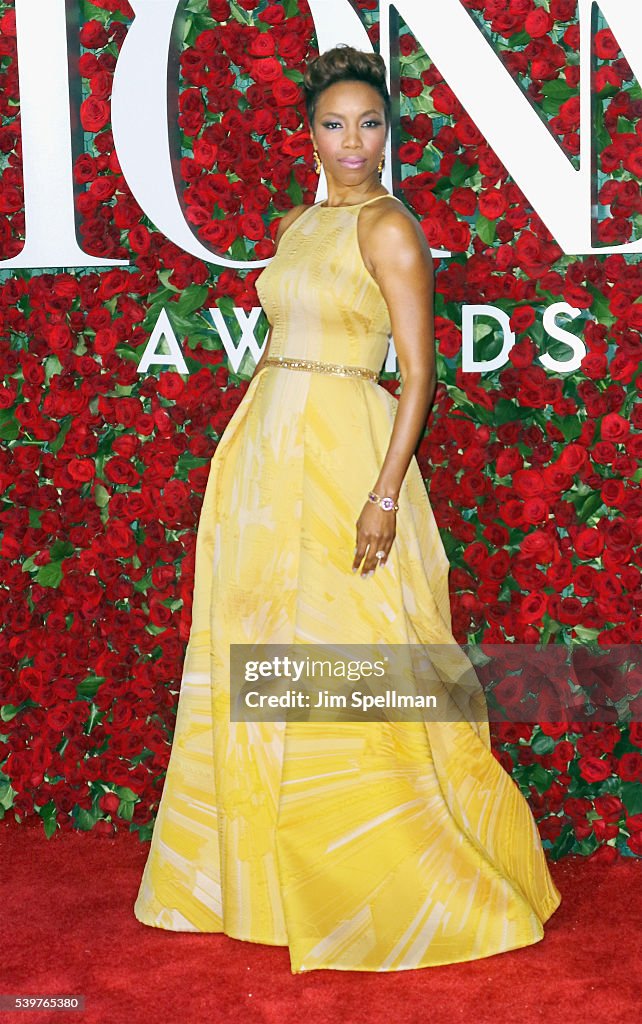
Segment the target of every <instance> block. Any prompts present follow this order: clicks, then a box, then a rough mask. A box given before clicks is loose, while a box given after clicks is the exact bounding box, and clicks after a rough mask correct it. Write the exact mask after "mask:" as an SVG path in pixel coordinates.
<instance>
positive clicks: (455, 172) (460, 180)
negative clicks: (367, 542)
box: [450, 160, 477, 188]
mask: <svg viewBox="0 0 642 1024" xmlns="http://www.w3.org/2000/svg"><path fill="white" fill-rule="evenodd" d="M476 173H477V167H476V166H475V165H474V164H473V166H472V167H470V166H469V165H468V164H464V163H462V162H461V160H455V162H454V164H453V169H452V171H451V172H450V180H451V182H452V184H453V185H454V186H455V188H459V187H460V186H461V185H463V184H464V182H465V181H468V179H469V178H472V176H473V175H474V174H476Z"/></svg>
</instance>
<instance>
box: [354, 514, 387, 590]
mask: <svg viewBox="0 0 642 1024" xmlns="http://www.w3.org/2000/svg"><path fill="white" fill-rule="evenodd" d="M396 530H397V513H396V512H387V511H386V510H385V509H383V508H380V507H379V505H375V503H374V502H372V501H367V502H366V503H365V505H364V506H363V508H362V510H361V515H360V516H359V518H358V519H357V544H356V548H355V554H354V561H353V563H352V571H353V572H356V571H357V570H358V568H359V566H360V565H361V562H362V560H363V559H364V557H365V561H364V562H363V566H362V569H361V575H362V576H366V575H367V574H368V573H370V572H374V570H375V569H376V568H377V566H378V565H382V566H383V565H385V564H386V560H387V558H388V555H389V553H390V548H391V547H392V542H393V540H394V539H395V533H396ZM377 551H383V552H384V556H383V558H381V559H379V558H377V557H376V553H377Z"/></svg>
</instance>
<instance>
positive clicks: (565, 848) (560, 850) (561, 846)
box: [551, 825, 575, 860]
mask: <svg viewBox="0 0 642 1024" xmlns="http://www.w3.org/2000/svg"><path fill="white" fill-rule="evenodd" d="M574 846H575V831H574V829H573V826H572V825H566V826H564V828H563V829H562V832H561V834H560V837H559V839H558V840H557V843H556V844H555V848H554V850H553V852H552V854H551V856H552V859H553V860H559V859H560V858H561V857H565V856H566V854H567V853H570V852H571V850H572V849H573V847H574Z"/></svg>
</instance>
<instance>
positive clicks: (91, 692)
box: [76, 676, 105, 699]
mask: <svg viewBox="0 0 642 1024" xmlns="http://www.w3.org/2000/svg"><path fill="white" fill-rule="evenodd" d="M104 682H105V677H104V676H87V678H86V679H83V681H82V682H81V683H78V686H77V687H76V694H77V696H78V697H87V698H92V699H93V698H94V697H95V696H96V693H97V692H98V688H99V687H100V684H101V683H104Z"/></svg>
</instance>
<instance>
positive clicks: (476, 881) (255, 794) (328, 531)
mask: <svg viewBox="0 0 642 1024" xmlns="http://www.w3.org/2000/svg"><path fill="white" fill-rule="evenodd" d="M379 198H381V197H375V198H374V199H371V200H368V201H366V202H365V203H359V204H357V205H355V206H348V207H345V206H343V207H327V206H323V205H321V204H317V205H315V206H311V207H310V208H308V209H307V210H306V211H304V212H303V213H302V214H301V215H300V216H299V217H298V218H297V219H296V220H295V221H294V223H293V224H292V225H291V226H290V227H289V228H288V229H287V230H286V232H285V233H284V235H283V238H282V239H281V242H280V245H279V251H278V253H277V256H276V257H275V258H274V260H273V261H272V262H271V263H270V265H269V266H268V267H266V269H265V270H264V271H263V273H262V274H261V276H260V277H259V279H258V282H257V288H258V292H259V297H260V299H261V302H262V304H263V306H264V308H265V311H266V313H267V316H268V318H269V320H270V322H271V324H272V326H273V331H272V341H271V347H270V356H279V355H280V356H287V357H295V358H299V359H309V360H314V361H316V362H324V363H335V364H342V365H349V366H361V367H368V368H371V369H373V370H375V371H377V372H379V371H380V370H381V366H382V363H383V360H384V358H385V355H386V350H387V346H388V338H389V333H390V319H389V313H388V309H387V306H386V303H385V302H384V299H383V296H382V294H381V291H380V289H379V288H378V286H377V284H376V282H375V280H374V278H373V277H372V276H371V275H370V274H369V273H368V271H367V269H366V267H365V265H364V263H363V260H362V257H361V252H360V248H359V244H358V238H357V223H358V217H359V211H360V209H361V208H362V207H363V206H365V205H367V203H368V202H374V201H376V199H379ZM396 409H397V401H396V399H395V398H393V397H392V396H391V395H390V394H389V392H388V391H386V390H385V389H384V388H382V387H381V386H380V385H379V384H378V383H376V382H374V381H372V380H368V379H365V378H363V377H357V376H340V375H338V374H332V373H328V372H316V371H310V370H301V369H298V370H297V369H292V368H285V367H282V366H273V365H265V366H264V367H263V368H262V369H261V370H260V371H259V373H258V374H257V375H256V376H255V377H254V378H253V379H252V381H251V382H250V385H249V387H248V389H247V391H246V394H245V395H244V397H243V399H242V401H241V403H240V404H239V406H238V407H237V409H236V410H235V412H234V415H233V416H232V418H231V420H230V421H229V423H228V425H227V427H226V430H225V432H224V434H223V436H222V438H221V440H220V441H219V444H218V447H217V450H216V452H215V454H214V457H213V459H212V463H211V469H210V475H209V480H208V484H207V489H206V493H205V497H204V502H203V507H202V512H201V517H200V523H199V529H198V538H197V548H196V572H195V583H194V604H193V618H192V628H191V633H190V638H189V644H188V647H187V653H186V660H185V666H184V672H183V678H182V683H181V691H180V697H179V704H178V709H177V717H176V725H175V733H174V740H173V745H172V751H171V757H170V761H169V765H168V769H167V775H166V779H165V784H164V789H163V793H162V798H161V801H160V806H159V810H158V815H157V818H156V822H155V827H154V833H153V837H152V842H151V848H150V851H149V855H148V858H147V862H146V865H145V869H144V873H143V877H142V880H141V884H140V890H139V893H138V897H137V900H136V903H135V907H134V913H135V916H136V917H137V919H138V920H139V921H141V922H143V923H144V924H146V925H152V926H155V927H158V928H164V929H168V930H171V931H192V932H225V933H226V934H227V935H230V936H233V937H234V938H237V939H245V940H248V941H251V942H260V943H268V944H273V945H283V946H288V948H289V955H290V965H291V971H292V973H299V972H303V971H309V970H313V969H318V968H334V969H338V970H355V971H394V970H407V969H410V968H418V967H426V966H431V965H436V964H447V963H453V962H457V961H465V960H473V959H476V958H479V957H486V956H490V955H491V954H495V953H499V952H502V951H505V950H509V949H514V948H517V947H520V946H526V945H529V944H531V943H535V942H538V941H539V940H540V939H542V938H543V935H544V930H543V927H542V926H543V923H544V922H545V921H546V920H547V919H548V918H549V917H550V916H551V915H552V914H553V912H554V911H555V909H556V908H557V906H558V905H559V903H560V901H561V896H560V893H559V891H558V890H557V888H556V886H555V884H554V882H553V880H552V878H551V876H550V874H549V870H548V865H547V862H546V859H545V855H544V851H543V849H542V846H541V842H540V837H539V834H538V831H537V827H536V824H535V821H534V818H533V816H532V814H531V811H530V808H529V806H528V804H527V802H526V800H525V799H524V797H523V796H522V794H521V792H520V791H519V789H518V788H517V786H516V784H515V783H514V782H513V780H512V779H511V778H510V776H509V775H508V774H507V773H506V772H505V771H504V769H503V768H502V767H501V765H500V764H499V762H498V761H497V759H496V758H495V757H494V756H493V754H492V753H491V749H490V738H489V729H488V722H487V720H481V718H482V716H479V718H478V720H473V721H459V722H453V721H450V722H435V721H410V722H408V721H405V722H399V721H336V722H306V721H292V720H288V721H279V722H265V721H263V722H231V721H230V713H229V712H230V692H229V681H230V680H229V645H230V644H235V643H245V644H251V643H255V642H258V641H261V642H265V643H274V644H277V643H282V644H289V643H305V644H316V643H319V644H321V643H334V642H343V643H347V644H370V643H379V642H383V643H389V644H399V645H402V644H437V645H450V646H451V649H453V648H454V647H456V645H455V644H454V639H453V636H452V632H451V618H450V604H449V593H448V570H449V564H448V561H447V557H446V554H445V551H444V548H443V545H442V542H441V538H440V535H439V532H438V529H437V526H436V523H435V519H434V516H433V513H432V510H431V507H430V503H429V500H428V496H427V493H426V489H425V486H424V483H423V480H422V478H421V474H420V471H419V467H418V465H417V462H416V459H415V458H414V457H413V459H412V460H411V463H410V466H409V469H408V472H407V474H406V477H405V479H404V482H403V486H402V488H401V493H400V497H399V506H400V507H399V511H398V513H397V533H396V537H395V540H394V543H393V546H392V550H391V553H390V557H389V559H388V563H387V565H386V566H383V567H381V568H379V569H377V570H376V572H375V573H374V575H372V576H370V577H369V578H367V579H362V578H361V575H360V573H357V574H353V573H352V572H351V571H350V567H351V564H352V559H353V554H354V544H355V523H356V520H357V518H358V516H359V513H360V511H361V509H362V507H363V504H364V501H365V500H366V499H367V494H368V491H369V490H370V489H371V488H372V486H373V484H374V482H375V480H376V478H377V475H378V473H379V470H380V467H381V464H382V461H383V458H384V455H385V452H386V449H387V446H388V441H389V437H390V432H391V429H392V425H393V420H394V416H395V411H396ZM456 649H457V650H458V651H459V650H461V649H460V648H456ZM484 708H485V705H484Z"/></svg>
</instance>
